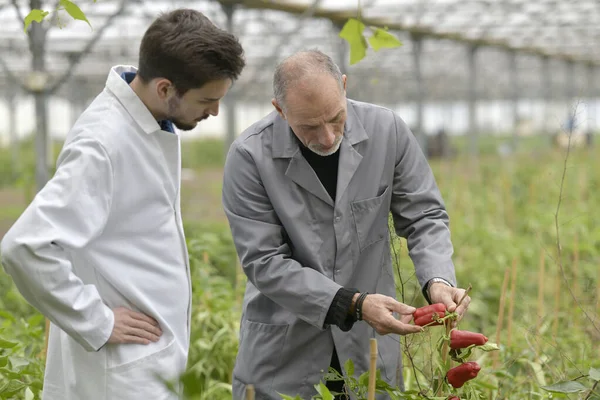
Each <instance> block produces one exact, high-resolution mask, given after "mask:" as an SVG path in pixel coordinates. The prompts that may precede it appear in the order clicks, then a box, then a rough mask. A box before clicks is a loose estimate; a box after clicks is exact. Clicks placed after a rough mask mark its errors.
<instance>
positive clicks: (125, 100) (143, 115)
mask: <svg viewBox="0 0 600 400" xmlns="http://www.w3.org/2000/svg"><path fill="white" fill-rule="evenodd" d="M125 72H133V73H136V72H137V68H136V67H132V66H127V65H117V66H114V67H112V68H111V69H110V72H109V73H108V77H107V78H106V89H108V90H109V91H110V92H111V93H112V94H113V95H114V96H115V97H116V98H117V100H119V102H120V103H121V104H122V105H123V107H124V108H125V109H126V110H127V112H128V113H129V114H130V115H131V117H132V118H133V119H134V121H135V122H136V123H137V124H138V125H139V126H140V127H141V128H142V130H143V131H144V132H146V133H148V134H150V133H154V132H157V131H161V130H162V129H161V126H160V124H159V123H158V121H157V120H156V119H155V118H154V116H153V115H152V113H150V110H148V108H147V107H146V105H145V104H144V103H143V102H142V100H140V98H139V97H138V95H137V94H136V93H135V92H134V91H133V89H132V88H131V87H130V86H129V84H128V83H127V82H126V81H125V80H124V79H123V78H122V76H121V75H122V74H123V73H125Z"/></svg>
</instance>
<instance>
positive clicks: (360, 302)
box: [355, 292, 369, 321]
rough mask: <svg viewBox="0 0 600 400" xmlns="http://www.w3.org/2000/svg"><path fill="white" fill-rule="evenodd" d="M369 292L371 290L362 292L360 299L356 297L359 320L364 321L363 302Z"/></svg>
mask: <svg viewBox="0 0 600 400" xmlns="http://www.w3.org/2000/svg"><path fill="white" fill-rule="evenodd" d="M368 294H369V292H364V293H361V294H360V296H359V297H358V299H356V305H355V311H356V320H357V321H362V303H363V301H365V298H366V297H367V295H368Z"/></svg>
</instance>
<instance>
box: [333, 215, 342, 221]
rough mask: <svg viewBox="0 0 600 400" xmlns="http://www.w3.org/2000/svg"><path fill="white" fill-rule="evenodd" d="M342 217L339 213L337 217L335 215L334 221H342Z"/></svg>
mask: <svg viewBox="0 0 600 400" xmlns="http://www.w3.org/2000/svg"><path fill="white" fill-rule="evenodd" d="M340 219H342V217H340V216H339V215H338V216H337V217H335V219H334V221H335V222H340Z"/></svg>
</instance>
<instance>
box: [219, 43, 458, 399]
mask: <svg viewBox="0 0 600 400" xmlns="http://www.w3.org/2000/svg"><path fill="white" fill-rule="evenodd" d="M345 89H346V76H345V75H342V74H341V73H340V70H339V69H338V67H337V66H336V65H335V64H334V63H333V61H332V60H331V59H330V57H328V56H327V55H325V54H323V53H321V52H319V51H303V52H300V53H297V54H294V55H292V56H291V57H289V58H287V59H286V60H284V61H283V62H282V63H281V64H280V65H279V66H278V67H277V69H276V71H275V76H274V91H275V98H274V99H273V105H274V107H275V111H274V112H273V113H271V114H270V115H268V116H266V117H265V118H264V119H262V120H260V121H258V122H257V123H255V124H253V125H252V126H250V127H249V128H248V129H247V130H246V131H245V132H244V133H243V134H242V135H241V136H240V137H239V138H238V139H237V140H236V141H235V142H234V143H233V145H232V146H231V148H230V150H229V154H228V156H227V161H226V166H225V174H224V178H223V179H224V180H223V204H224V208H225V211H226V214H227V217H228V219H229V224H230V227H231V232H232V234H233V238H234V242H235V246H236V248H237V252H238V254H239V257H240V259H241V263H242V266H243V269H244V271H245V273H246V275H247V276H248V284H247V288H246V293H245V298H244V305H243V316H242V321H241V332H240V346H239V353H238V357H237V361H236V365H235V369H234V371H233V388H234V398H236V399H241V398H243V397H244V388H245V386H246V385H248V384H253V385H254V386H255V388H256V391H257V397H258V398H260V399H279V398H280V396H279V395H278V393H283V394H288V395H297V394H299V395H300V396H301V397H302V398H310V396H312V395H313V394H314V393H315V391H314V385H315V384H316V383H318V382H319V380H320V379H321V378H322V371H326V370H327V368H328V367H329V366H330V365H331V366H334V367H335V368H337V369H338V370H339V369H340V364H343V363H344V362H345V361H346V360H348V359H352V360H353V361H354V364H355V368H356V369H355V371H356V373H357V374H359V373H362V372H363V371H365V370H367V369H368V361H369V360H368V357H369V339H370V338H371V337H375V338H377V339H378V342H379V359H378V366H379V368H380V369H381V373H382V378H383V379H385V380H386V381H387V382H389V383H390V384H395V385H398V386H401V387H402V379H401V377H397V376H396V375H397V374H396V371H397V367H399V365H398V362H399V345H398V340H397V339H396V338H395V337H393V335H387V334H390V333H391V334H400V335H406V334H412V333H416V332H420V331H421V328H420V327H418V326H415V325H412V324H410V320H411V314H412V312H413V311H414V310H415V309H414V307H411V306H409V305H406V304H402V303H400V302H398V301H396V300H395V297H396V287H395V284H394V274H393V270H392V261H391V255H390V242H389V234H388V215H389V213H390V211H391V213H392V215H393V219H394V225H395V230H396V232H397V233H398V234H399V235H400V236H403V237H406V238H407V240H408V246H409V249H410V256H411V258H412V260H413V261H414V264H415V268H416V272H417V278H418V280H419V283H420V284H421V286H422V288H423V292H424V294H425V296H427V297H428V300H430V301H433V302H443V303H445V304H446V305H447V306H448V308H449V309H450V310H456V311H457V312H458V313H459V314H461V315H462V313H464V311H465V310H466V308H467V306H468V304H469V298H467V299H466V301H464V302H463V304H461V306H460V307H459V308H458V309H457V308H456V303H458V301H459V299H460V298H461V297H462V295H463V294H464V290H463V289H458V288H456V279H455V273H454V266H453V263H452V259H451V256H452V252H453V248H452V244H451V241H450V231H449V228H448V216H447V213H446V211H445V209H444V204H443V201H442V198H441V196H440V192H439V191H438V188H437V186H436V183H435V180H434V177H433V175H432V172H431V170H430V168H429V166H428V164H427V161H426V159H425V157H424V156H423V154H422V152H421V150H420V148H419V146H418V144H417V142H416V140H415V138H414V137H413V135H412V134H411V132H410V131H409V129H408V128H407V126H406V125H405V123H404V122H403V121H402V120H401V119H400V118H399V117H398V116H397V115H396V114H395V113H394V112H393V111H391V110H389V109H386V108H383V107H379V106H376V105H372V104H366V103H361V102H358V101H353V100H349V99H347V98H346V93H345ZM361 294H366V297H364V296H361ZM357 300H358V302H357ZM393 313H397V314H399V315H400V318H399V319H396V318H395V317H394V315H393ZM332 388H333V387H332ZM337 389H338V390H339V388H337Z"/></svg>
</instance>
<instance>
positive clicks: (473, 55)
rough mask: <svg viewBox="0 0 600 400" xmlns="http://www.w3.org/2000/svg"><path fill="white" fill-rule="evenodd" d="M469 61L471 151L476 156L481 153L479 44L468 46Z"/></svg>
mask: <svg viewBox="0 0 600 400" xmlns="http://www.w3.org/2000/svg"><path fill="white" fill-rule="evenodd" d="M467 49H468V62H469V80H468V85H469V153H470V154H471V156H473V157H476V156H477V155H478V153H479V147H478V136H479V132H478V131H479V127H478V124H477V49H478V46H474V45H470V46H469V47H468V48H467Z"/></svg>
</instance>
